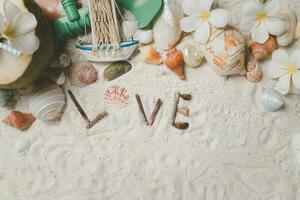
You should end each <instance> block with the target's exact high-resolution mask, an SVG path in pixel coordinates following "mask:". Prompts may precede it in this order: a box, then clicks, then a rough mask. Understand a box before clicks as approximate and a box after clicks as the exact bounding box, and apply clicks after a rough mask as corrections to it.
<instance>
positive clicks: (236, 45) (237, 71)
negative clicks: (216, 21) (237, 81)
mask: <svg viewBox="0 0 300 200" xmlns="http://www.w3.org/2000/svg"><path fill="white" fill-rule="evenodd" d="M245 46H246V44H245V38H244V36H243V35H242V34H241V33H240V32H239V31H237V30H236V29H234V28H232V27H228V28H226V29H216V28H212V30H211V35H210V38H209V40H208V42H207V43H205V44H200V49H202V50H203V51H202V52H203V53H204V56H205V59H206V61H207V62H208V64H209V65H210V66H211V67H212V68H213V69H214V71H215V72H216V73H218V74H220V75H222V76H228V75H245V74H246V69H245Z"/></svg>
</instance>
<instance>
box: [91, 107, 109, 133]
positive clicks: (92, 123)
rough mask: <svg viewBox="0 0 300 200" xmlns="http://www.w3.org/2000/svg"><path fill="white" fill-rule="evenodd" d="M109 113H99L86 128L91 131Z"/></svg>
mask: <svg viewBox="0 0 300 200" xmlns="http://www.w3.org/2000/svg"><path fill="white" fill-rule="evenodd" d="M107 115H108V113H107V112H106V111H104V112H101V113H99V114H98V115H97V116H96V117H95V118H94V119H93V120H92V121H90V122H89V123H88V124H87V125H86V128H87V129H90V128H92V127H93V126H94V125H95V124H96V123H97V122H99V121H100V120H102V119H103V118H104V117H106V116H107Z"/></svg>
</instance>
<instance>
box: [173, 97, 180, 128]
mask: <svg viewBox="0 0 300 200" xmlns="http://www.w3.org/2000/svg"><path fill="white" fill-rule="evenodd" d="M179 97H180V94H179V92H176V93H175V97H174V105H173V112H172V118H171V125H173V126H175V120H176V116H177V109H178V104H179Z"/></svg>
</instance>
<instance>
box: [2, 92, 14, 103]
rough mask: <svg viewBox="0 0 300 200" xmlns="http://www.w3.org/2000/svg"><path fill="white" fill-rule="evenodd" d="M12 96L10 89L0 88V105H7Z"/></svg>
mask: <svg viewBox="0 0 300 200" xmlns="http://www.w3.org/2000/svg"><path fill="white" fill-rule="evenodd" d="M12 97H13V91H12V90H5V89H0V106H7V105H8V104H9V102H10V101H11V99H12Z"/></svg>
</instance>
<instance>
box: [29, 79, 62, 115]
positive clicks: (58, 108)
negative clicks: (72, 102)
mask: <svg viewBox="0 0 300 200" xmlns="http://www.w3.org/2000/svg"><path fill="white" fill-rule="evenodd" d="M65 103H66V97H65V94H64V92H63V90H62V89H61V88H60V87H59V86H58V85H55V84H44V85H41V86H40V87H38V88H36V90H35V91H34V93H33V95H32V96H31V98H30V100H29V104H28V107H29V110H30V111H31V113H32V114H33V115H34V116H35V117H36V118H38V119H40V120H44V121H48V120H56V119H58V118H59V117H60V116H61V114H62V110H63V108H64V106H65Z"/></svg>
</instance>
